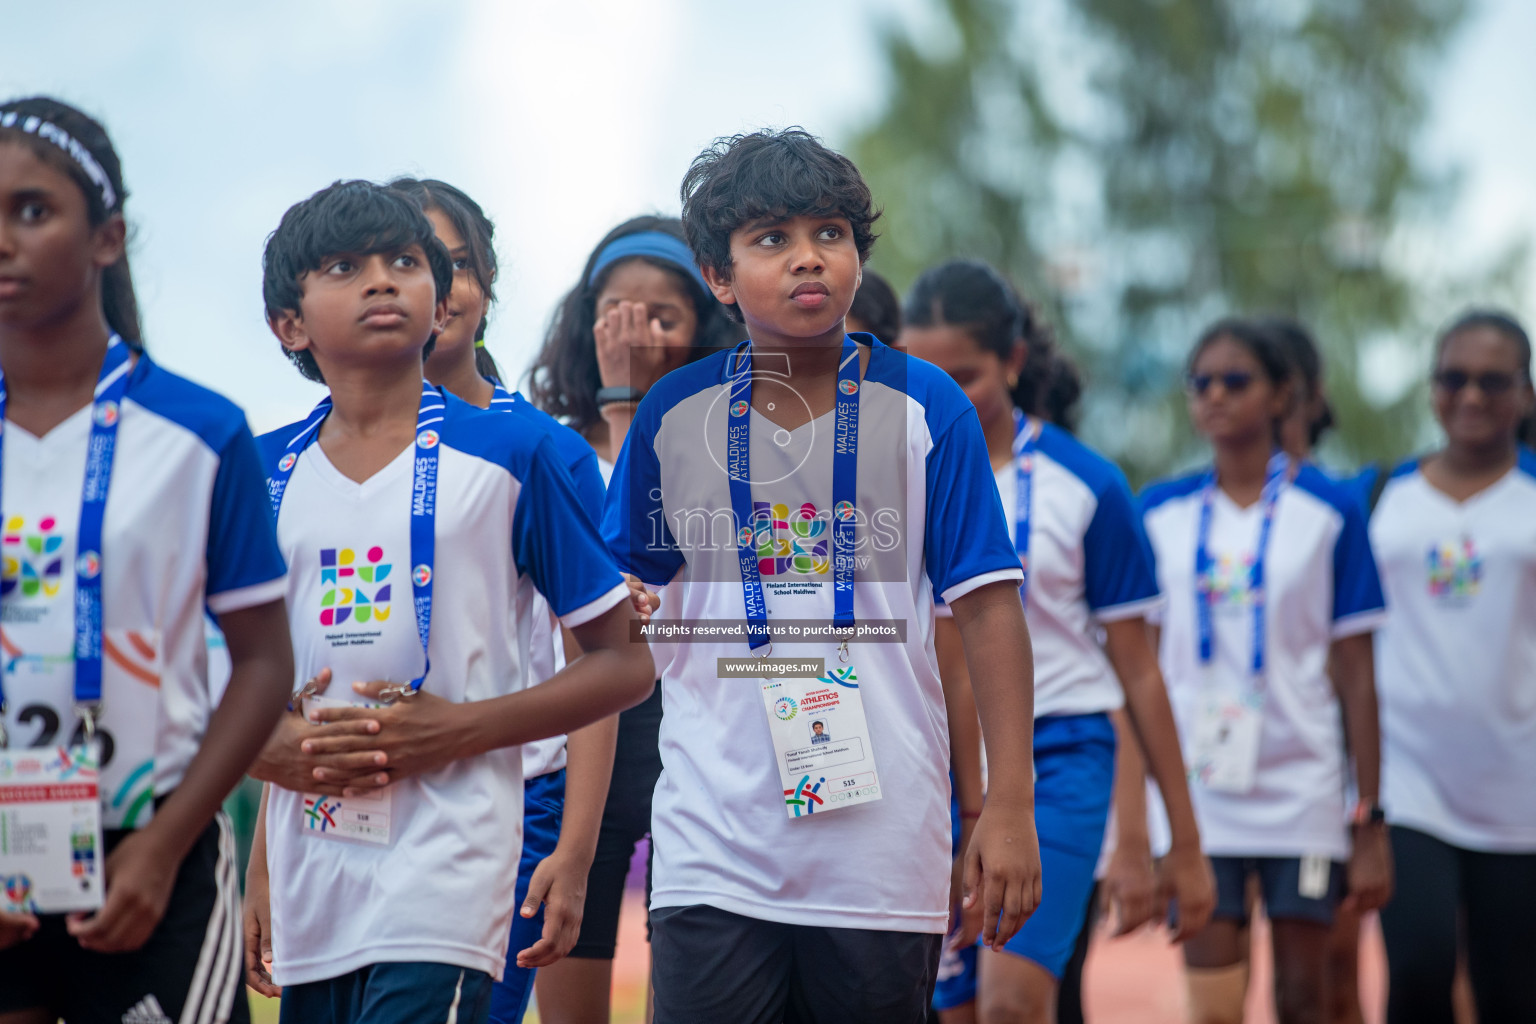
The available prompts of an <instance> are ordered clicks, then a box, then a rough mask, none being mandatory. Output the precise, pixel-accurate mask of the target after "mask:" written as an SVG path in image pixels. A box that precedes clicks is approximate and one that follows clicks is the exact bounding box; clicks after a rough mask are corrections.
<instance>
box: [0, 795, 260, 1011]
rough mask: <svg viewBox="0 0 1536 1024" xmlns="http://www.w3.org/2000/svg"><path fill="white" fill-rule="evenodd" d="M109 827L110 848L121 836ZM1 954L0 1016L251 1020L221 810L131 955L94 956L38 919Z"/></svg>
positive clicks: (230, 842) (231, 853)
mask: <svg viewBox="0 0 1536 1024" xmlns="http://www.w3.org/2000/svg"><path fill="white" fill-rule="evenodd" d="M127 834H128V833H126V832H113V831H109V832H108V833H107V834H106V835H105V836H104V837H103V838H104V839H105V840H106V848H107V852H108V854H109V855H110V853H111V851H112V850H113V849H114V848H115V847H116V846H117V844H118V843H119V842H120V841H122V839H123V837H124V836H125V835H127ZM41 921H42V928H41V929H39V931H38V933H37V934H36V935H34V936H33V937H32V938H31V939H29V940H27V941H26V942H24V943H22V944H21V945H19V946H13V947H12V948H10V949H7V950H3V951H0V1013H7V1012H11V1011H15V1010H30V1009H46V1010H48V1011H49V1012H50V1013H51V1014H54V1015H57V1016H60V1017H63V1018H64V1019H65V1020H67V1021H69V1024H124V1022H130V1024H161V1022H165V1024H171V1022H179V1021H186V1022H191V1024H226V1022H236V1024H247V1022H249V1021H250V1019H251V1018H250V1006H249V1004H248V1003H247V1002H246V995H245V986H244V984H243V982H242V975H243V973H244V970H245V963H244V952H243V950H244V944H243V938H242V933H241V921H240V885H239V877H238V871H237V869H236V866H235V839H234V833H233V830H232V829H231V828H230V825H229V819H228V818H226V817H225V816H224V813H223V812H222V811H221V812H219V814H217V815H216V816H215V817H214V820H213V821H212V822H210V823H209V825H208V827H207V828H206V829H205V830H204V831H203V834H202V835H201V836H199V837H198V838H197V842H196V843H194V844H193V846H192V850H191V852H189V853H188V854H187V857H186V859H185V860H183V861H182V862H181V868H180V869H179V870H178V871H177V872H176V884H175V887H174V888H173V889H172V890H171V901H170V903H169V904H168V905H167V906H166V909H165V917H163V918H162V919H161V921H160V924H159V925H158V926H157V927H156V928H155V930H154V932H153V933H152V934H151V935H150V937H149V941H148V942H146V943H145V944H144V945H143V946H142V947H141V948H139V949H137V950H134V951H133V952H132V953H92V952H89V951H87V950H84V949H81V948H80V945H79V943H77V942H76V941H75V940H74V939H72V938H71V937H70V936H69V933H68V932H66V931H65V929H64V916H63V915H60V914H48V915H44V916H43V917H42V919H41Z"/></svg>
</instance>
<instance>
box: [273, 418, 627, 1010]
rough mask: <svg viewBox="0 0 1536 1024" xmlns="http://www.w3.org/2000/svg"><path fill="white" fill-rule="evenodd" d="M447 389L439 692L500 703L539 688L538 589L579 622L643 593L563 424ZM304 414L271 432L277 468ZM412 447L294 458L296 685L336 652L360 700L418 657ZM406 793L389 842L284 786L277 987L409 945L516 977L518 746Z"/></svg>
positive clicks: (339, 669) (436, 603)
mask: <svg viewBox="0 0 1536 1024" xmlns="http://www.w3.org/2000/svg"><path fill="white" fill-rule="evenodd" d="M443 402H444V410H443V413H442V415H443V420H442V422H441V423H440V424H437V426H436V429H437V431H438V434H439V446H438V447H439V452H440V454H439V456H438V459H439V465H438V475H437V502H436V507H437V515H436V529H435V537H436V542H435V544H436V551H435V556H434V562H435V565H434V571H433V600H432V604H433V607H432V622H431V640H430V653H431V663H432V668H431V671H430V673H429V674H428V675H427V677H426V681H425V683H424V689H426V690H428V691H429V692H431V693H433V694H436V695H437V696H439V697H444V698H446V699H448V700H453V701H475V700H485V699H488V698H492V697H499V696H502V695H504V694H507V693H510V692H513V691H516V690H520V689H522V688H523V687H524V686H526V685H528V657H527V652H528V650H529V642H530V629H529V620H528V619H527V618H526V617H523V616H517V615H516V609H517V608H518V607H520V606H521V607H527V604H528V602H529V601H530V592H531V591H533V590H535V589H536V590H538V591H539V592H540V593H542V594H543V595H544V596H545V598H546V599H547V600H548V601H549V603H550V605H551V607H553V608H554V610H555V612H556V613H557V614H558V615H559V616H560V618H561V621H563V622H564V623H565V624H566V625H572V626H574V625H580V624H582V623H584V622H588V621H590V620H592V619H594V618H596V617H598V616H599V615H602V614H603V613H605V612H607V611H608V610H609V609H611V608H613V607H614V606H615V605H617V604H620V603H622V602H623V601H624V600H626V596H627V593H628V591H627V589H626V588H625V586H624V584H623V582H622V580H620V578H619V574H618V573H617V572H616V571H615V570H614V568H613V562H612V559H611V558H610V557H609V555H608V552H607V550H606V548H605V547H604V546H603V544H602V541H601V539H600V538H599V536H598V533H597V530H596V527H595V525H594V524H593V522H592V520H591V519H590V518H589V517H588V515H587V514H586V513H585V511H584V510H583V508H582V505H581V501H580V499H579V498H578V497H577V496H576V493H575V490H574V487H573V485H572V483H571V479H570V476H569V474H568V473H567V472H566V470H565V466H564V463H563V460H562V459H561V457H560V455H559V454H558V453H557V452H556V451H555V448H554V444H553V442H552V441H551V440H550V439H549V437H548V435H547V434H546V433H544V432H541V431H534V430H530V429H528V427H527V425H526V421H525V420H522V419H521V418H520V417H517V416H511V415H507V414H505V413H502V412H491V411H484V410H480V409H477V408H475V407H474V406H471V405H469V404H467V403H465V402H462V401H460V400H459V399H457V398H454V397H453V396H451V395H445V396H444V397H443ZM302 426H303V424H295V425H292V426H289V427H285V428H283V429H280V430H278V431H275V432H273V433H271V434H268V435H266V436H264V437H263V438H262V450H263V455H264V457H265V461H266V464H267V465H268V466H274V465H276V463H277V460H278V458H279V457H280V456H281V455H282V453H283V451H284V449H285V448H286V446H287V445H288V442H289V441H290V440H291V439H292V438H294V437H295V435H296V434H297V433H298V432H299V430H300V429H301V428H302ZM413 464H414V446H412V447H409V448H407V449H406V450H404V451H402V452H401V453H400V454H399V455H398V456H397V457H396V458H395V459H394V460H393V461H392V462H390V463H389V465H387V466H385V467H384V468H383V469H381V470H379V471H378V472H377V473H375V474H374V475H373V476H372V477H370V478H369V479H367V480H365V481H363V482H362V483H358V482H357V481H354V480H351V479H349V478H348V477H346V476H344V475H343V474H342V473H341V472H340V471H339V470H337V469H336V468H335V467H334V466H333V465H332V464H331V462H330V460H329V459H327V458H326V456H325V451H324V448H323V445H321V444H318V443H316V444H311V445H309V446H308V447H307V448H305V449H304V450H303V453H302V454H301V455H299V457H298V460H297V463H296V464H295V465H294V466H293V468H292V476H291V477H290V479H289V482H288V487H287V491H286V493H285V495H284V500H283V505H282V510H281V513H280V515H279V517H278V524H277V527H278V529H277V533H278V541H279V543H280V544H281V547H282V550H283V551H284V553H285V554H286V555H287V557H288V563H289V565H290V567H291V568H290V572H289V577H288V580H289V585H288V595H287V596H288V614H289V620H290V623H291V628H292V632H293V642H294V657H295V662H296V666H295V667H296V670H297V671H296V685H297V684H298V683H300V682H302V681H303V680H305V679H308V678H310V677H312V676H313V675H315V674H316V673H317V672H319V671H320V670H321V669H322V668H327V667H329V668H330V669H332V671H333V672H334V678H335V680H336V682H335V683H334V684H333V685H332V687H331V690H330V693H329V695H330V696H332V697H342V698H346V699H354V700H355V699H356V698H355V697H354V695H353V694H352V693H351V690H350V685H349V684H350V683H351V682H352V681H354V680H389V681H394V682H399V683H405V682H408V681H409V680H411V679H412V678H413V677H415V676H417V675H418V674H419V673H420V672H421V669H422V650H421V642H420V639H419V637H418V635H417V630H416V618H415V615H414V611H413V608H412V596H411V595H412V590H411V581H410V578H409V577H410V573H411V568H410V567H411V561H410V552H411V542H410V521H411V518H412V516H411V514H410V510H411V503H412V484H413ZM514 623H515V624H516V628H509V624H514ZM390 791H391V800H392V803H391V808H390V818H391V821H390V826H391V832H392V835H391V841H390V844H389V845H388V846H376V845H372V844H368V843H361V842H351V841H347V840H342V839H330V838H323V837H321V836H318V835H312V834H307V832H308V831H309V829H310V828H318V827H319V824H320V823H321V822H320V820H319V819H318V818H316V817H314V816H306V806H305V803H306V800H305V797H304V796H303V795H302V794H299V793H294V792H290V791H287V790H283V789H279V788H276V787H272V788H271V790H270V795H269V797H268V807H267V860H268V864H269V873H270V876H271V900H272V927H273V952H274V956H275V961H276V963H275V967H274V970H273V975H274V977H275V978H276V979H277V982H278V983H279V984H283V985H289V984H300V983H303V982H308V981H317V980H321V979H325V978H334V977H336V976H338V975H341V974H345V973H347V972H349V971H353V970H356V969H358V968H360V967H363V966H365V965H367V964H371V963H380V962H387V961H402V960H413V961H414V960H424V961H433V962H439V963H449V964H457V965H459V966H461V967H468V968H472V969H474V970H481V971H485V972H487V973H488V974H490V975H491V976H492V977H500V976H501V973H502V969H503V966H504V965H505V963H506V947H507V936H508V932H509V926H510V924H511V917H512V912H513V902H514V895H513V888H514V885H515V883H516V880H517V863H518V851H519V849H520V843H521V831H522V829H521V824H522V806H523V785H522V756H521V751H520V750H519V749H517V748H509V749H502V750H496V751H492V752H491V753H489V754H486V755H483V756H479V757H474V758H468V759H464V760H460V761H456V762H454V763H453V764H451V765H449V766H448V767H446V768H443V769H440V770H438V771H435V772H430V773H428V774H425V775H419V776H415V777H412V778H408V779H404V780H402V781H400V782H397V783H395V784H394V785H393V786H392V787H391V788H390ZM423 892H426V893H429V894H430V898H423V896H422V893H423ZM445 907H447V908H452V912H451V913H448V912H445V911H444V908H445Z"/></svg>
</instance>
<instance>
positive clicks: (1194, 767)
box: [1189, 693, 1264, 793]
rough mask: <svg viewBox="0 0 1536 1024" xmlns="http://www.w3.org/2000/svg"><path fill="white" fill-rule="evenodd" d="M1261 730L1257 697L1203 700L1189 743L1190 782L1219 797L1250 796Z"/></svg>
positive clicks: (1260, 708) (1262, 724) (1262, 716)
mask: <svg viewBox="0 0 1536 1024" xmlns="http://www.w3.org/2000/svg"><path fill="white" fill-rule="evenodd" d="M1263 726H1264V715H1263V705H1262V702H1261V701H1260V700H1259V698H1258V697H1257V696H1251V695H1250V696H1247V697H1235V696H1232V695H1219V694H1214V693H1211V694H1206V695H1205V696H1203V697H1202V699H1201V702H1200V710H1199V714H1198V715H1197V717H1196V718H1195V728H1194V734H1193V736H1192V737H1191V739H1190V755H1189V774H1190V778H1191V780H1193V781H1194V782H1195V783H1197V784H1199V785H1202V786H1204V787H1205V788H1206V789H1210V790H1214V791H1216V792H1219V793H1247V792H1250V791H1251V790H1252V789H1253V783H1254V779H1255V777H1256V776H1257V774H1258V768H1259V736H1260V733H1261V732H1262V730H1263Z"/></svg>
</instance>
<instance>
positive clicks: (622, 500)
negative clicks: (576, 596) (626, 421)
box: [603, 401, 684, 587]
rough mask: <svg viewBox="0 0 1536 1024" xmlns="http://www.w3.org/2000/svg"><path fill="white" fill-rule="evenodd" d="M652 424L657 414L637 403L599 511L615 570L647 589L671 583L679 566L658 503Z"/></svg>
mask: <svg viewBox="0 0 1536 1024" xmlns="http://www.w3.org/2000/svg"><path fill="white" fill-rule="evenodd" d="M654 408H655V407H654V406H652V409H654ZM658 426H659V416H657V415H656V414H655V413H654V412H651V411H650V410H648V409H647V408H646V405H645V402H643V401H642V402H641V403H640V408H639V410H637V412H636V415H635V420H634V422H633V423H631V424H630V428H629V436H628V437H626V438H625V439H624V450H623V451H621V452H619V461H618V462H617V463H616V464H615V465H614V467H613V478H612V479H611V480H609V482H608V499H607V503H606V504H605V505H604V507H603V537H604V539H606V540H607V541H608V549H609V550H610V551H612V552H613V557H614V560H615V561H617V562H618V563H619V568H620V569H622V570H624V571H625V572H627V573H631V574H633V575H635V576H638V577H639V578H640V579H641V580H642V581H643V582H645V583H648V584H650V585H651V586H653V587H659V586H663V585H665V584H667V583H669V582H671V580H672V577H673V576H676V575H677V571H678V570H679V569H681V568H682V567H683V562H684V558H683V552H682V549H681V548H679V547H678V544H677V540H676V538H674V537H673V536H672V529H671V527H669V526H668V525H667V516H666V510H665V509H664V508H663V506H662V502H661V463H660V460H659V459H658V458H657V457H656V446H655V438H656V429H657V427H658Z"/></svg>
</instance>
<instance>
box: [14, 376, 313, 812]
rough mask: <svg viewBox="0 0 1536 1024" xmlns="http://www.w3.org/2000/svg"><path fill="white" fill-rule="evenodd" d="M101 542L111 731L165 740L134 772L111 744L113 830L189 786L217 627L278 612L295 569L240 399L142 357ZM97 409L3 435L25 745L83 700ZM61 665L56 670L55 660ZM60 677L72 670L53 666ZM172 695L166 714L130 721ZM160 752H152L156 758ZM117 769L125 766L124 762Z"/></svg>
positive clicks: (17, 691)
mask: <svg viewBox="0 0 1536 1024" xmlns="http://www.w3.org/2000/svg"><path fill="white" fill-rule="evenodd" d="M120 415H121V419H120V420H119V425H118V437H117V446H116V454H115V456H114V459H113V470H112V478H111V486H110V491H109V494H108V497H107V502H106V520H105V525H104V528H103V529H104V532H103V539H102V569H101V580H102V603H103V627H104V630H103V639H102V655H103V656H102V676H103V680H102V686H103V690H102V717H101V719H100V725H101V728H102V730H103V731H104V732H105V733H106V734H107V735H108V736H111V735H112V734H113V733H114V732H115V731H117V730H130V729H136V728H146V727H147V728H153V729H156V731H157V739H156V741H155V743H154V745H153V748H152V749H153V751H154V753H153V757H152V758H151V759H150V760H149V763H145V764H132V765H130V764H125V763H121V759H117V758H115V757H114V754H115V751H116V748H117V747H118V746H120V745H119V744H115V743H112V742H107V743H104V745H103V746H104V749H103V753H104V755H105V757H106V763H105V765H104V771H103V782H104V784H105V785H104V788H103V791H102V796H103V800H104V802H105V803H106V804H107V807H108V813H107V818H106V820H107V822H108V823H109V824H120V825H122V826H124V827H133V826H135V825H140V824H143V821H144V819H145V817H147V815H144V814H135V813H134V811H133V809H134V808H136V807H137V808H141V809H142V808H144V807H146V806H147V805H148V803H149V801H150V800H151V799H152V798H153V797H156V796H164V795H165V794H166V793H169V792H170V791H171V790H173V789H175V788H176V786H177V785H178V784H180V782H181V780H182V777H183V776H184V775H185V773H186V770H187V766H188V765H189V764H190V763H191V761H192V758H193V756H194V755H196V753H197V750H198V747H199V746H200V745H201V744H202V740H203V734H204V733H205V731H206V730H207V727H208V720H209V718H210V717H211V716H212V714H213V709H214V707H215V706H216V705H217V703H218V700H219V696H220V694H221V693H222V689H221V690H220V693H219V694H216V693H215V692H213V690H212V689H211V688H210V685H209V678H208V655H207V647H206V644H205V642H204V636H203V619H204V615H205V612H206V611H211V612H212V613H213V614H215V615H223V614H227V613H229V612H235V611H240V610H241V609H245V608H253V607H256V606H257V605H262V604H267V603H268V602H271V601H276V600H278V599H280V598H281V597H282V596H283V592H284V583H283V576H284V571H285V570H284V567H283V560H282V557H281V555H279V553H278V549H277V542H276V538H275V536H274V534H273V529H272V511H271V504H270V502H269V501H268V499H267V494H266V483H265V478H266V474H265V472H264V471H263V470H262V468H261V464H260V461H259V459H258V457H257V453H256V444H255V442H254V441H253V440H252V439H251V433H250V430H249V429H248V428H247V427H246V425H245V416H244V414H243V413H241V411H240V410H239V409H238V408H237V407H236V406H235V405H233V404H232V403H230V402H229V401H227V400H225V399H224V398H221V397H220V396H218V395H216V394H214V393H213V392H211V391H207V390H205V389H203V388H201V387H198V386H197V385H195V384H192V383H191V382H189V381H186V380H183V379H182V378H180V377H178V376H176V375H175V374H172V373H169V372H167V371H166V370H164V369H161V368H160V367H159V366H157V365H155V363H154V362H152V361H151V360H150V359H149V358H148V357H146V356H143V355H141V356H139V360H138V363H137V364H136V365H135V366H134V367H133V369H132V370H131V371H129V381H128V388H127V392H126V394H125V396H124V398H123V401H122V403H121V406H120ZM90 433H91V406H89V405H87V406H85V407H83V408H81V409H80V410H79V411H78V412H76V413H75V414H74V415H72V416H70V417H69V418H68V419H66V420H65V421H64V422H63V423H60V424H59V425H58V426H57V427H54V428H53V429H52V430H50V431H48V433H47V434H46V435H44V436H42V437H34V436H33V435H31V434H29V433H28V432H27V431H25V430H23V429H22V428H21V427H19V426H17V425H16V424H15V423H10V422H7V423H6V424H5V426H4V431H3V434H4V445H5V480H4V482H3V493H4V500H5V508H4V511H3V513H0V522H3V525H4V530H3V532H0V550H3V555H4V573H3V575H0V625H3V632H0V645H3V648H4V666H5V667H4V671H5V697H6V703H7V707H6V717H5V727H6V730H7V732H9V734H10V741H11V745H12V746H16V747H30V746H43V745H47V744H53V743H67V742H69V740H70V737H71V736H73V735H74V733H75V731H76V730H77V729H78V727H79V725H78V718H77V716H76V714H75V701H74V690H73V687H74V669H73V660H74V629H75V560H76V554H77V539H78V534H79V523H80V498H81V487H82V484H83V482H84V479H85V467H86V448H87V444H88V441H89V438H90ZM50 663H51V664H50ZM54 667H56V668H57V671H54V670H53V668H54ZM144 690H148V691H150V694H151V696H150V699H149V702H148V705H147V706H148V707H149V708H153V707H154V699H153V696H152V694H153V691H155V690H158V691H159V699H158V706H159V711H158V717H159V721H158V723H156V722H154V721H153V716H152V715H146V717H145V719H143V720H141V719H137V718H135V719H134V720H133V721H132V722H125V721H124V715H125V714H127V713H128V712H129V709H133V708H140V707H144V706H146V702H145V701H144V700H141V699H138V698H139V697H140V696H141V695H142V694H141V691H144ZM146 749H149V748H146ZM115 761H116V762H117V763H114V762H115Z"/></svg>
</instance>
